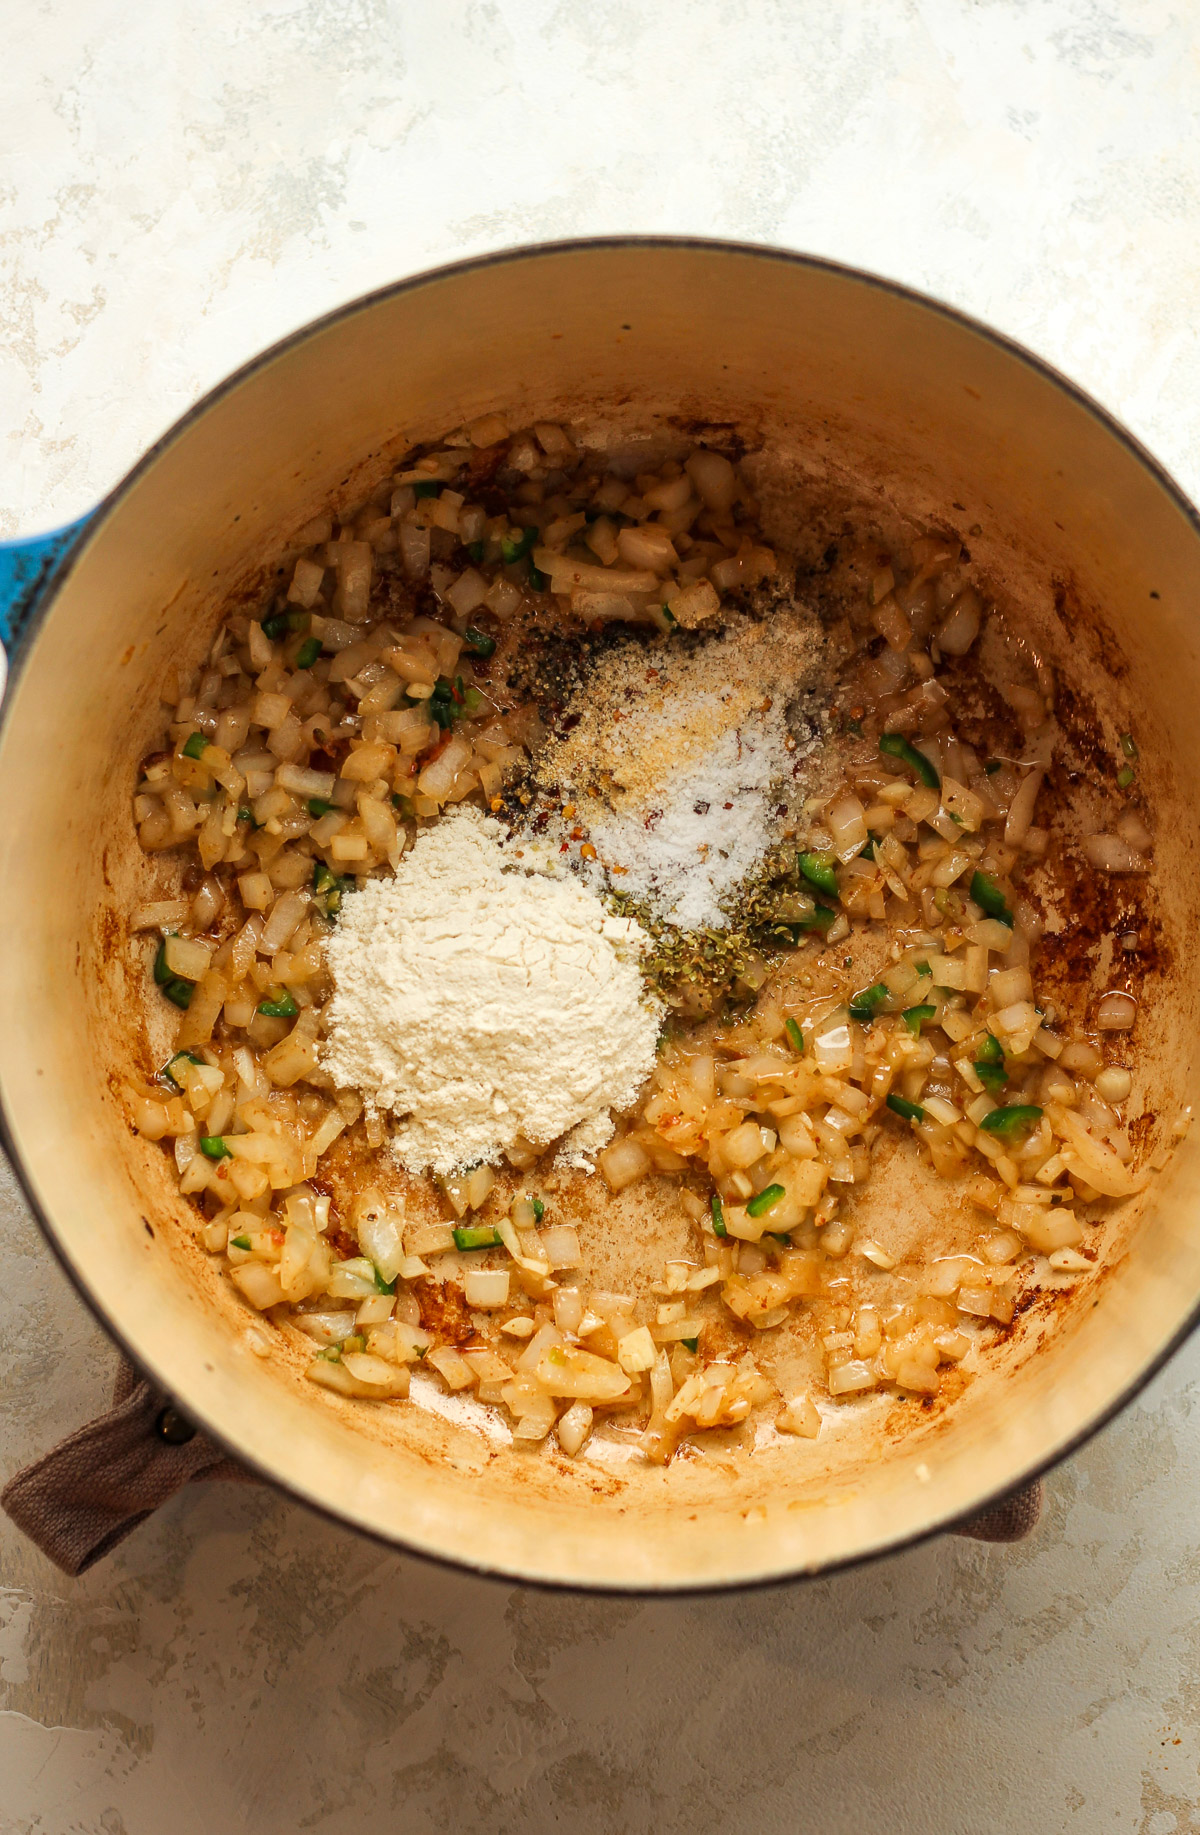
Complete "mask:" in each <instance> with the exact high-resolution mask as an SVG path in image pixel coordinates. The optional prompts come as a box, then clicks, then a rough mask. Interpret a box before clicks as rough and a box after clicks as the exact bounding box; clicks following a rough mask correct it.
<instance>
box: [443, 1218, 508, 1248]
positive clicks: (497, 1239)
mask: <svg viewBox="0 0 1200 1835" xmlns="http://www.w3.org/2000/svg"><path fill="white" fill-rule="evenodd" d="M503 1240H504V1239H503V1237H502V1236H501V1234H500V1232H499V1230H497V1229H494V1228H493V1226H492V1225H491V1224H490V1223H468V1224H464V1225H462V1227H461V1228H459V1229H456V1230H455V1231H454V1247H455V1248H456V1249H498V1248H500V1247H501V1244H502V1243H503Z"/></svg>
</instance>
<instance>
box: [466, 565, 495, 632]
mask: <svg viewBox="0 0 1200 1835" xmlns="http://www.w3.org/2000/svg"><path fill="white" fill-rule="evenodd" d="M479 558H480V559H481V560H482V559H483V556H482V555H481V556H480V557H479ZM463 638H464V639H465V641H466V646H467V648H468V650H474V652H475V654H476V656H494V655H495V653H496V639H495V638H494V637H489V636H488V634H487V632H486V631H477V630H476V628H475V626H474V625H473V624H469V625H468V626H467V628H466V630H465V631H464V632H463Z"/></svg>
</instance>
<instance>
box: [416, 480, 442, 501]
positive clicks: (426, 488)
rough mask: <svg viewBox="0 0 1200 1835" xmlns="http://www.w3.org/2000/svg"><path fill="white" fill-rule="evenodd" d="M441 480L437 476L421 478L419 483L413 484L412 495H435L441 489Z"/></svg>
mask: <svg viewBox="0 0 1200 1835" xmlns="http://www.w3.org/2000/svg"><path fill="white" fill-rule="evenodd" d="M441 488H442V486H441V481H440V479H437V478H428V479H422V481H421V483H420V484H414V485H413V496H414V497H436V496H437V494H438V492H439V491H440V490H441Z"/></svg>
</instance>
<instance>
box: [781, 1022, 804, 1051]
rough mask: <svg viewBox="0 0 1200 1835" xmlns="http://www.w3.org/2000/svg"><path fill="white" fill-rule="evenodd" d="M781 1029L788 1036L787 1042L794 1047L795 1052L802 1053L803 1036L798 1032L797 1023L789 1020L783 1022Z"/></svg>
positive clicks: (798, 1026)
mask: <svg viewBox="0 0 1200 1835" xmlns="http://www.w3.org/2000/svg"><path fill="white" fill-rule="evenodd" d="M783 1029H784V1031H785V1032H786V1033H787V1035H788V1040H789V1042H790V1043H791V1044H792V1045H793V1046H794V1047H795V1049H796V1050H797V1051H799V1052H801V1053H803V1051H804V1034H803V1033H802V1032H801V1030H800V1025H799V1022H798V1021H797V1020H794V1019H789V1020H787V1021H785V1023H784V1028H783Z"/></svg>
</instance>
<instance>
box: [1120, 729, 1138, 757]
mask: <svg viewBox="0 0 1200 1835" xmlns="http://www.w3.org/2000/svg"><path fill="white" fill-rule="evenodd" d="M1121 750H1122V751H1123V752H1124V754H1125V756H1126V758H1136V757H1137V755H1138V749H1137V742H1136V741H1135V739H1134V737H1133V734H1132V733H1122V734H1121Z"/></svg>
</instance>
